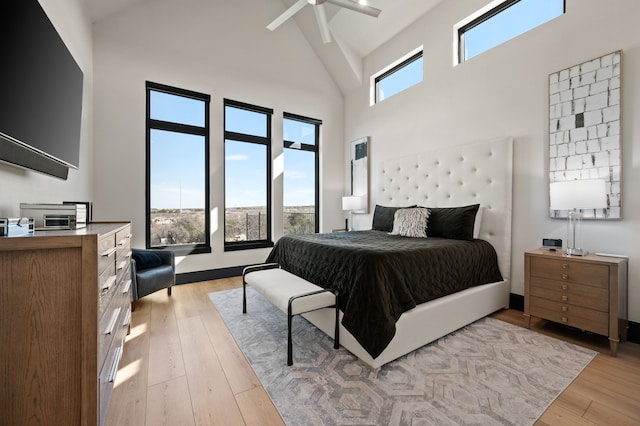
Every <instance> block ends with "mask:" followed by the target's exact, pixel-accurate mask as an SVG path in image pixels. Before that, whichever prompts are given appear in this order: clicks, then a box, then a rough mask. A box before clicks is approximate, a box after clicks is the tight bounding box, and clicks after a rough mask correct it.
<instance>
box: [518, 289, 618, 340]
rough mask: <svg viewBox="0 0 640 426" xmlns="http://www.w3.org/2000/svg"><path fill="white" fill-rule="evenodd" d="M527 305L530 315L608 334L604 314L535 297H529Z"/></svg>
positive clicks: (607, 325) (606, 318) (606, 319)
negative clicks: (528, 305) (528, 304)
mask: <svg viewBox="0 0 640 426" xmlns="http://www.w3.org/2000/svg"><path fill="white" fill-rule="evenodd" d="M529 303H530V314H531V315H534V316H537V317H540V318H546V319H548V320H551V321H555V322H559V323H561V324H567V325H570V326H572V327H576V328H579V329H581V330H587V331H591V332H593V333H597V334H602V335H605V336H606V335H607V334H608V333H609V317H608V314H607V313H606V312H601V311H595V310H593V309H588V308H583V307H580V306H573V305H569V304H565V303H561V302H555V301H553V300H548V299H543V298H540V297H535V296H531V299H530V302H529Z"/></svg>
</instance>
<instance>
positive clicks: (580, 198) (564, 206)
mask: <svg viewBox="0 0 640 426" xmlns="http://www.w3.org/2000/svg"><path fill="white" fill-rule="evenodd" d="M549 199H550V207H551V209H552V210H569V213H568V215H567V250H566V253H567V254H568V255H573V256H584V255H586V254H588V253H589V252H588V251H586V250H584V249H583V248H581V247H580V246H581V245H582V229H581V228H582V223H581V220H582V211H581V210H588V209H601V208H605V207H607V193H606V190H605V181H604V179H579V180H567V181H562V182H553V183H551V185H550V186H549Z"/></svg>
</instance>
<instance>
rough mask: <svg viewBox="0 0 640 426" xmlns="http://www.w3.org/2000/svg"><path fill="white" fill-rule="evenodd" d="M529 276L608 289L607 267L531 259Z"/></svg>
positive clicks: (538, 258) (558, 260) (547, 259)
mask: <svg viewBox="0 0 640 426" xmlns="http://www.w3.org/2000/svg"><path fill="white" fill-rule="evenodd" d="M531 276H532V277H540V278H547V279H550V280H557V281H565V282H572V283H579V284H586V285H590V286H594V287H600V288H609V267H608V266H606V265H599V264H595V263H586V262H572V261H568V260H564V259H550V258H541V257H535V256H534V257H531Z"/></svg>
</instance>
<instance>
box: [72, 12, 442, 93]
mask: <svg viewBox="0 0 640 426" xmlns="http://www.w3.org/2000/svg"><path fill="white" fill-rule="evenodd" d="M152 1H155V0H108V1H106V0H84V2H85V3H86V5H87V9H88V11H89V15H90V17H91V19H92V20H93V21H94V22H97V21H100V20H102V19H104V18H107V17H108V16H110V15H112V14H114V13H118V12H123V11H124V9H126V8H128V7H131V6H134V5H136V4H137V3H142V2H152ZM176 1H179V0H176ZM227 1H235V0H227ZM254 1H271V2H274V3H277V4H278V5H281V6H282V12H284V11H285V10H286V9H287V8H289V7H290V6H291V5H293V3H295V1H296V0H254ZM442 1H444V0H368V4H369V5H371V6H373V7H376V8H378V9H381V10H382V13H381V14H380V16H379V17H378V18H372V17H370V16H367V15H364V14H361V13H357V12H354V11H351V10H347V9H343V8H340V7H337V6H334V5H331V4H328V3H325V10H326V14H327V20H328V21H329V28H330V30H331V34H332V38H333V41H332V42H331V43H327V44H324V43H323V42H322V38H321V36H320V32H319V30H318V24H317V22H316V18H315V15H314V12H313V10H312V7H311V6H307V7H304V8H303V9H302V10H301V11H299V12H298V13H296V14H295V15H294V17H293V18H292V19H293V21H294V22H295V24H296V25H297V26H298V27H299V29H300V31H301V32H302V33H303V35H304V36H305V38H306V39H307V41H308V42H309V44H310V45H311V47H312V48H313V49H314V51H315V53H316V54H317V55H318V57H319V58H320V60H321V61H322V62H323V64H324V65H325V67H326V68H327V70H328V71H329V72H330V73H331V75H332V77H333V78H334V80H335V81H336V83H337V84H338V86H339V87H340V89H341V90H342V92H343V93H348V92H350V91H351V90H353V89H355V88H357V87H360V85H362V83H363V78H364V77H363V75H362V60H363V58H364V57H365V56H367V55H368V54H369V53H371V52H372V51H373V50H375V49H376V48H378V47H379V46H381V45H382V44H384V43H385V42H386V41H388V40H389V39H391V38H392V37H393V36H395V35H396V34H398V33H399V32H400V31H402V30H403V29H404V28H406V27H407V26H408V25H409V24H411V23H412V22H413V21H415V20H416V19H417V18H419V17H420V16H422V15H424V14H425V13H427V12H428V11H429V10H430V9H432V8H433V7H435V6H436V5H437V4H439V3H441V2H442ZM276 17H277V15H276V16H265V17H264V22H265V26H266V25H267V24H268V23H270V22H271V21H272V20H273V19H275V18H276ZM276 31H277V30H276Z"/></svg>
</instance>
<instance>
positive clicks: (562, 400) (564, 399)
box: [554, 387, 591, 416]
mask: <svg viewBox="0 0 640 426" xmlns="http://www.w3.org/2000/svg"><path fill="white" fill-rule="evenodd" d="M589 404H591V399H589V398H586V397H585V396H584V395H582V394H580V393H578V392H575V391H574V390H573V389H572V388H571V387H568V388H567V389H565V391H564V392H562V394H560V396H559V397H558V398H557V399H556V401H555V403H554V405H556V406H558V407H561V408H563V409H565V410H568V411H571V412H572V413H574V414H576V415H578V416H584V413H585V412H586V411H587V408H589Z"/></svg>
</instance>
